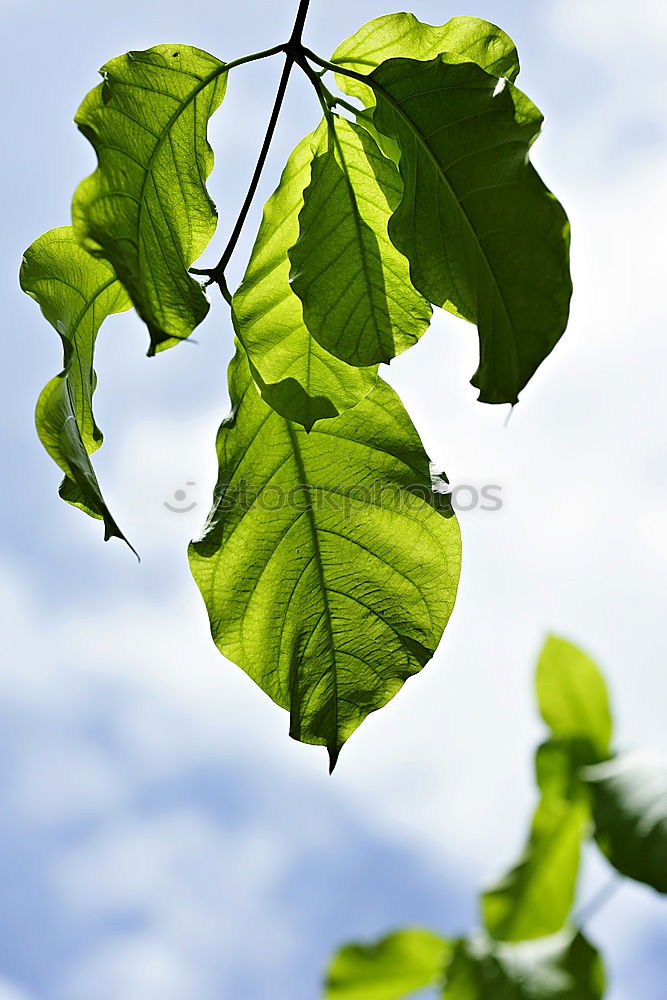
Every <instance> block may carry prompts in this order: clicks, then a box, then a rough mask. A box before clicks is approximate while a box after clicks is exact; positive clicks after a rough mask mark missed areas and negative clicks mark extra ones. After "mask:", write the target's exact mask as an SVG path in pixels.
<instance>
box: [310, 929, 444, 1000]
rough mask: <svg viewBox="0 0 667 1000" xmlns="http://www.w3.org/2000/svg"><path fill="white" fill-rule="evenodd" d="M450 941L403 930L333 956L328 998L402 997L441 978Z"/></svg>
mask: <svg viewBox="0 0 667 1000" xmlns="http://www.w3.org/2000/svg"><path fill="white" fill-rule="evenodd" d="M448 955H449V945H448V943H447V942H446V941H443V939H442V938H440V937H438V936H437V935H436V934H432V933H430V931H423V930H404V931H398V932H397V933H396V934H390V935H389V936H388V937H386V938H383V939H382V940H381V941H378V942H376V943H374V944H349V945H347V946H346V947H345V948H342V949H341V950H340V951H339V952H338V954H337V955H336V956H335V957H334V959H333V961H332V962H331V965H330V966H329V970H328V973H327V978H326V985H325V989H324V996H325V1000H399V998H401V997H408V996H412V995H413V993H414V992H415V991H416V990H421V989H425V988H426V987H427V986H431V985H433V984H435V983H437V982H438V981H439V980H441V979H442V974H443V969H444V966H445V961H446V959H447V957H448Z"/></svg>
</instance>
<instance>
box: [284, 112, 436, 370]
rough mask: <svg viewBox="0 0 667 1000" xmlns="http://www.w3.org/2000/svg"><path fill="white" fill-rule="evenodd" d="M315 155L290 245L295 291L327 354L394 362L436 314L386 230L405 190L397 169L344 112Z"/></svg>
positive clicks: (357, 361) (365, 362)
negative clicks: (295, 237)
mask: <svg viewBox="0 0 667 1000" xmlns="http://www.w3.org/2000/svg"><path fill="white" fill-rule="evenodd" d="M314 152H315V158H314V160H313V163H312V172H311V178H310V184H309V185H308V187H307V188H306V191H305V193H304V205H303V208H302V209H301V213H300V215H299V225H300V232H299V239H298V241H297V243H296V244H295V246H294V247H293V248H292V249H291V250H290V260H291V262H292V272H291V282H292V288H293V289H294V291H295V292H296V294H297V295H298V296H299V298H300V299H301V301H302V302H303V317H304V321H305V324H306V326H307V327H308V330H309V331H310V333H311V334H312V335H313V337H314V338H315V339H316V340H317V341H318V343H320V344H321V345H322V346H323V347H324V348H325V349H326V350H327V351H329V352H330V353H331V354H334V355H335V356H336V357H337V358H340V359H341V360H343V361H346V362H347V363H348V364H351V365H359V366H369V365H374V364H377V363H378V362H381V361H384V362H389V361H391V359H392V358H393V357H395V356H396V355H397V354H400V353H401V351H404V350H405V349H406V348H408V347H412V345H413V344H415V343H416V342H417V340H418V339H419V337H421V335H422V333H424V331H425V330H426V329H427V327H428V324H429V322H430V319H431V307H430V305H429V304H428V302H426V300H425V299H424V298H423V296H422V295H420V294H419V292H417V291H416V290H415V288H414V287H413V285H412V282H411V281H410V272H409V267H408V262H407V259H406V258H405V257H404V256H403V254H401V253H399V252H398V250H396V248H395V247H394V246H393V244H392V243H391V241H390V239H389V236H388V233H387V226H388V223H389V219H390V217H391V215H392V213H393V211H394V210H395V209H396V208H397V206H398V205H399V203H400V200H401V194H402V190H403V185H402V182H401V179H400V176H399V174H398V170H397V168H396V166H395V165H394V163H392V161H391V160H389V159H387V157H385V156H384V155H383V153H382V152H381V151H380V149H379V148H378V146H377V144H376V143H375V141H374V139H373V138H372V136H370V135H369V133H368V132H367V131H366V130H365V129H363V128H361V127H360V126H359V125H354V124H352V123H350V122H348V121H346V120H345V119H344V118H340V117H339V116H338V115H332V116H331V119H330V123H329V128H328V129H326V130H323V129H321V130H320V135H319V141H318V143H317V145H316V146H315V149H314Z"/></svg>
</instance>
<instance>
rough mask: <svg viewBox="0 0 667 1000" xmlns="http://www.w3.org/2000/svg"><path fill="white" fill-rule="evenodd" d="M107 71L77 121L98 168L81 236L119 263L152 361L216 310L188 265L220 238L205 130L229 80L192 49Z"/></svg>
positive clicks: (77, 220) (80, 197)
mask: <svg viewBox="0 0 667 1000" xmlns="http://www.w3.org/2000/svg"><path fill="white" fill-rule="evenodd" d="M100 72H101V74H102V76H103V78H104V80H103V82H102V83H101V84H100V85H99V86H98V87H96V88H95V90H93V91H91V92H90V94H88V96H87V97H86V99H85V100H84V102H83V104H82V105H81V107H80V108H79V110H78V112H77V115H76V118H75V121H76V123H77V125H78V126H79V128H80V130H81V131H82V132H83V134H84V135H85V136H86V138H87V139H89V140H90V142H91V143H92V145H93V146H94V148H95V152H96V153H97V159H98V167H97V170H96V171H95V173H93V174H92V175H91V176H90V177H88V178H86V180H84V181H83V182H82V183H81V184H80V185H79V187H78V189H77V191H76V194H75V195H74V203H73V205H72V218H73V224H74V231H75V234H76V236H77V239H78V240H79V241H80V242H81V244H82V246H84V247H85V249H86V250H88V251H89V252H90V253H92V254H94V255H95V256H97V257H103V258H104V259H106V260H108V261H109V262H110V263H111V264H112V265H113V267H114V269H115V271H116V274H117V275H118V277H119V278H120V280H121V281H122V283H123V285H124V286H125V288H126V289H127V292H128V294H129V296H130V298H131V299H132V302H133V303H134V305H135V307H136V309H137V312H138V313H139V315H140V316H141V318H142V319H143V320H144V321H145V323H146V324H147V326H148V329H149V332H150V338H151V340H150V348H149V354H154V353H155V352H156V351H158V350H163V349H165V348H167V347H171V346H173V344H175V343H177V342H178V341H179V340H183V339H184V338H186V337H188V336H189V335H190V334H191V333H192V331H193V329H194V328H195V327H196V326H197V324H198V323H201V321H202V320H203V319H204V317H205V316H206V313H207V312H208V309H209V304H208V300H207V298H206V295H205V293H204V290H203V288H202V286H201V284H200V283H199V282H198V281H195V279H194V278H192V277H191V276H190V275H189V274H188V268H189V267H190V265H191V264H192V262H193V261H194V260H196V259H197V257H199V256H200V254H201V253H202V252H203V251H204V250H205V248H206V247H207V246H208V244H209V242H210V240H211V237H212V236H213V233H214V232H215V227H216V222H217V212H216V209H215V206H214V205H213V202H212V201H211V199H210V197H209V195H208V192H207V190H206V186H205V181H206V178H207V177H208V175H209V174H210V172H211V168H212V167H213V152H212V150H211V147H210V146H209V144H208V141H207V138H206V129H207V124H208V120H209V118H210V117H211V115H212V114H213V112H214V111H215V110H216V108H217V107H218V106H219V105H220V103H221V102H222V99H223V97H224V94H225V89H226V86H227V73H226V72H225V64H224V63H222V62H220V60H219V59H216V58H215V57H214V56H210V55H208V53H206V52H203V51H202V50H201V49H195V48H192V47H191V46H189V45H156V46H155V47H154V48H152V49H147V50H146V51H145V52H128V53H127V55H124V56H119V57H118V58H117V59H112V60H111V61H110V62H108V63H106V65H104V66H103V67H102V69H101V70H100Z"/></svg>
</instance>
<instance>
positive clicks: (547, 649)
mask: <svg viewBox="0 0 667 1000" xmlns="http://www.w3.org/2000/svg"><path fill="white" fill-rule="evenodd" d="M537 698H538V702H539V706H540V712H541V713H542V717H543V719H544V721H545V722H546V724H547V725H548V726H549V728H550V729H551V731H552V733H553V735H554V736H556V737H561V738H569V739H579V740H588V741H589V742H590V744H591V746H592V747H593V748H594V750H595V751H596V753H597V756H598V759H602V758H603V757H605V756H606V755H607V754H608V752H609V742H610V740H611V733H612V721H611V712H610V710H609V697H608V695H607V687H606V685H605V682H604V678H603V677H602V674H601V673H600V671H599V670H598V668H597V667H596V665H595V663H594V662H593V660H591V659H590V657H589V656H586V654H585V653H583V652H582V651H581V650H580V649H577V647H576V646H573V645H572V644H571V643H569V642H566V641H565V640H564V639H558V638H556V637H553V636H552V637H551V638H549V639H548V640H547V641H546V643H545V645H544V648H543V650H542V652H541V654H540V659H539V662H538V664H537ZM590 763H593V761H591V762H590Z"/></svg>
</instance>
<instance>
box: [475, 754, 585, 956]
mask: <svg viewBox="0 0 667 1000" xmlns="http://www.w3.org/2000/svg"><path fill="white" fill-rule="evenodd" d="M577 761H578V757H577V752H576V747H575V746H573V745H572V744H570V743H565V742H550V743H545V744H544V745H543V746H541V747H540V748H539V750H538V753H537V760H536V771H537V783H538V787H539V789H540V793H541V797H540V802H539V804H538V806H537V809H536V810H535V816H534V818H533V823H532V827H531V832H530V837H529V840H528V843H527V845H526V848H525V850H524V852H523V855H522V857H521V859H520V861H519V863H518V864H517V865H516V866H515V867H514V868H512V869H511V870H510V871H509V872H508V873H507V875H505V877H504V878H503V879H502V880H501V881H500V882H499V883H498V885H496V886H494V887H493V888H492V889H489V890H488V891H487V892H485V893H484V895H483V896H482V912H483V916H484V924H485V926H486V929H487V930H488V932H489V933H490V934H491V935H492V936H493V937H495V938H498V939H500V940H503V941H523V940H531V939H533V938H540V937H545V936H547V935H551V934H555V933H556V932H557V931H559V930H560V929H561V928H562V927H563V926H564V925H565V923H566V921H567V919H568V916H569V913H570V910H571V908H572V904H573V902H574V898H575V892H576V886H577V876H578V873H579V861H580V855H581V843H582V840H583V838H584V837H585V836H586V834H587V833H588V830H589V825H590V807H589V803H588V796H587V795H586V793H585V791H584V789H583V787H582V785H581V783H580V782H578V781H577V780H576V779H575V778H574V777H573V776H574V775H575V773H576V767H577V763H576V762H577Z"/></svg>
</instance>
